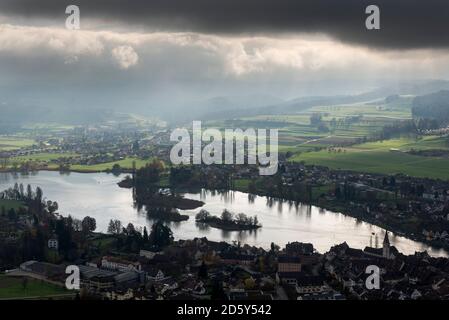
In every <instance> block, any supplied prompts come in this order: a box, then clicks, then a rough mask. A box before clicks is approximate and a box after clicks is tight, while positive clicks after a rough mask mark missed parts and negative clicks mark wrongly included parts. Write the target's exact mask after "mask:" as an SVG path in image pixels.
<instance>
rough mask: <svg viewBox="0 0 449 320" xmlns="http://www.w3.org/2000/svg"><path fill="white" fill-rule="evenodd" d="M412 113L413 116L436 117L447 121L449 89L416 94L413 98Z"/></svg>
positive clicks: (443, 121)
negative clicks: (420, 94) (421, 94)
mask: <svg viewBox="0 0 449 320" xmlns="http://www.w3.org/2000/svg"><path fill="white" fill-rule="evenodd" d="M412 105H413V106H412V114H413V117H415V118H429V119H436V120H438V121H439V122H440V123H449V90H441V91H439V92H435V93H431V94H427V95H423V96H418V97H416V98H415V99H413V104H412Z"/></svg>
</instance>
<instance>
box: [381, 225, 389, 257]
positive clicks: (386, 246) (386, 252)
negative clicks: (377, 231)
mask: <svg viewBox="0 0 449 320" xmlns="http://www.w3.org/2000/svg"><path fill="white" fill-rule="evenodd" d="M382 256H383V257H384V258H387V259H389V258H390V240H389V239H388V231H385V238H384V242H383V246H382Z"/></svg>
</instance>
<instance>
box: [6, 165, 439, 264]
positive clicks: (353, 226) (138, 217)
mask: <svg viewBox="0 0 449 320" xmlns="http://www.w3.org/2000/svg"><path fill="white" fill-rule="evenodd" d="M124 177H125V175H121V176H118V177H116V176H114V175H112V174H106V173H95V174H81V173H73V174H69V175H61V174H59V173H57V172H54V171H41V172H39V173H35V174H33V175H31V174H30V175H23V176H22V175H20V174H18V175H11V174H0V189H2V190H6V189H8V188H12V187H13V186H14V184H15V183H18V184H20V183H22V184H24V185H25V186H26V185H27V184H30V185H31V186H32V187H33V188H35V187H37V186H40V187H41V188H42V189H43V191H44V194H45V196H46V197H47V198H48V199H52V200H56V201H57V202H58V204H59V211H60V212H61V214H62V215H64V214H66V215H68V214H70V215H71V216H72V217H73V218H78V219H83V218H84V217H85V216H86V215H89V216H90V217H94V218H95V219H96V220H97V230H98V231H101V232H106V230H107V229H108V224H109V222H110V220H111V219H118V220H121V221H122V222H123V224H127V223H129V222H131V223H133V224H134V225H135V226H141V227H143V226H146V227H147V228H149V227H150V226H151V225H152V224H153V223H154V220H153V219H150V218H149V217H148V216H147V215H146V210H142V208H139V207H138V206H136V204H135V202H134V199H133V194H132V192H131V190H129V189H123V188H119V187H118V186H117V183H118V182H119V181H121V180H122V179H123V178H124ZM176 193H178V194H180V195H183V196H184V197H185V198H189V199H192V200H197V201H202V202H203V203H205V204H204V206H203V207H202V209H205V210H208V211H209V212H211V213H212V214H214V215H220V213H221V212H222V211H223V209H224V208H226V209H228V210H230V211H232V212H237V213H239V212H244V213H247V214H249V215H252V216H254V215H257V216H258V219H259V221H260V222H261V223H262V224H263V227H262V228H261V229H259V230H260V231H257V232H249V231H246V232H245V231H243V232H229V233H227V232H223V230H220V229H217V228H212V227H211V228H205V229H203V228H201V227H200V226H198V225H197V224H196V222H195V219H192V218H193V217H194V216H195V214H197V213H198V212H197V211H198V210H186V211H181V210H180V213H181V214H183V215H189V216H190V219H189V220H187V221H183V222H181V223H173V224H170V226H171V227H172V230H173V233H174V237H175V239H189V238H192V237H207V238H208V239H210V240H212V241H226V242H232V241H240V242H241V243H246V244H249V245H255V246H261V247H264V248H269V247H270V244H271V242H275V243H278V244H280V245H285V244H286V243H288V242H292V241H302V242H310V243H314V244H316V248H317V250H318V251H320V252H325V251H327V250H329V248H331V247H332V246H334V245H335V244H338V243H342V242H347V243H348V244H349V245H350V246H352V247H354V248H360V249H363V248H364V247H365V246H369V245H370V237H371V235H372V234H376V236H377V237H379V239H382V237H383V234H384V230H382V229H380V228H378V227H377V226H375V225H371V224H369V223H368V222H367V223H362V222H361V220H359V221H357V220H355V219H354V218H352V217H351V216H350V215H343V214H340V213H339V210H333V211H332V212H331V211H326V210H324V209H320V208H318V207H315V206H309V205H303V204H301V203H293V202H292V201H276V200H274V201H272V199H266V198H264V197H252V196H250V195H249V194H248V193H242V192H237V191H232V192H231V191H230V192H220V191H217V190H206V189H202V190H197V189H193V188H189V189H187V190H182V191H181V190H178V189H177V190H176ZM390 234H391V233H390ZM372 238H373V239H372V240H373V242H372V243H373V244H374V235H373V236H372ZM390 239H391V243H392V245H394V246H396V247H397V248H398V250H399V251H401V252H404V253H407V254H413V253H414V252H415V251H424V250H427V251H428V252H429V253H430V254H431V255H433V256H447V253H446V252H443V251H441V250H433V249H431V248H429V247H428V246H427V245H426V244H425V243H422V242H415V241H412V240H408V239H407V238H404V237H400V236H394V237H391V238H390Z"/></svg>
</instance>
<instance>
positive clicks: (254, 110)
mask: <svg viewBox="0 0 449 320" xmlns="http://www.w3.org/2000/svg"><path fill="white" fill-rule="evenodd" d="M444 89H445V90H449V81H446V80H433V81H414V82H408V83H400V84H398V85H396V86H386V87H381V88H378V89H375V90H373V91H369V92H365V93H361V94H357V95H339V96H317V97H313V96H312V97H300V98H296V99H293V100H289V101H285V102H282V103H268V101H267V103H266V104H265V105H263V106H260V107H251V108H248V107H239V108H234V109H232V108H230V106H229V105H228V106H227V108H226V109H220V108H214V109H210V111H209V112H206V113H204V114H202V115H201V119H202V120H214V119H237V118H241V117H251V116H257V115H274V114H292V113H297V112H300V111H304V110H307V109H309V108H311V107H314V106H320V105H338V104H351V103H357V102H366V101H370V100H376V99H385V98H386V97H389V100H391V98H392V97H397V96H398V95H423V94H429V93H432V92H435V91H440V90H444Z"/></svg>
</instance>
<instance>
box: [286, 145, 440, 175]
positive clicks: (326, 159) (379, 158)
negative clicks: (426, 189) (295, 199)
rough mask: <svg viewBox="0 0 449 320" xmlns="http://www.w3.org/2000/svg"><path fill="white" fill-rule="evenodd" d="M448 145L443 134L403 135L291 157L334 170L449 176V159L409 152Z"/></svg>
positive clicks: (293, 159) (294, 159)
mask: <svg viewBox="0 0 449 320" xmlns="http://www.w3.org/2000/svg"><path fill="white" fill-rule="evenodd" d="M448 148H449V145H448V144H447V143H446V141H445V139H444V138H440V137H424V138H422V139H419V140H415V139H412V138H401V139H391V140H385V141H378V142H369V143H363V144H359V145H354V146H351V147H349V148H340V150H341V151H340V152H338V151H334V150H332V151H329V150H321V151H317V152H303V153H300V154H297V155H295V156H294V157H292V158H291V159H290V160H292V161H298V162H301V161H303V162H304V163H306V164H314V165H321V166H326V167H329V168H332V169H343V170H354V171H360V172H370V173H382V174H396V173H402V174H406V175H409V176H414V177H428V178H435V179H449V158H444V157H430V156H418V155H412V154H409V153H407V152H408V151H410V150H412V149H413V150H433V149H440V150H448ZM337 150H338V149H337Z"/></svg>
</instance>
